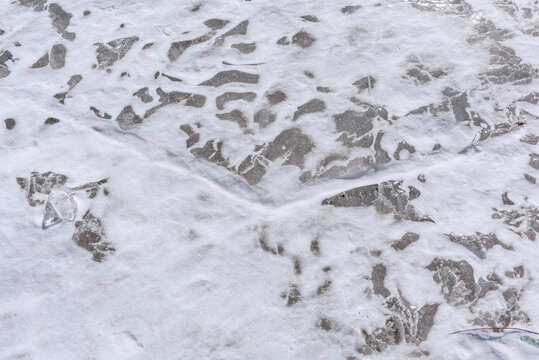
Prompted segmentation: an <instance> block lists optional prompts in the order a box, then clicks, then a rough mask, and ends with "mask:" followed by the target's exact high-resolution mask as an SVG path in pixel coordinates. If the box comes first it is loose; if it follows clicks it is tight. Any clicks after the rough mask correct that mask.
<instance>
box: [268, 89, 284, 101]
mask: <svg viewBox="0 0 539 360" xmlns="http://www.w3.org/2000/svg"><path fill="white" fill-rule="evenodd" d="M266 99H268V102H269V103H270V105H276V104H278V103H280V102H283V101H285V100H286V94H285V93H284V92H282V91H281V90H272V91H268V92H266Z"/></svg>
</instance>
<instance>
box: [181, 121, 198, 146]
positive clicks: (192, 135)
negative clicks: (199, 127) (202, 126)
mask: <svg viewBox="0 0 539 360" xmlns="http://www.w3.org/2000/svg"><path fill="white" fill-rule="evenodd" d="M180 130H182V131H183V132H184V133H186V134H187V135H188V136H189V138H187V140H186V141H185V147H186V148H188V149H189V148H190V147H191V146H193V145H194V144H196V143H197V142H198V141H199V140H200V134H199V133H196V132H195V131H194V130H193V128H192V127H191V126H190V125H189V124H183V125H181V126H180Z"/></svg>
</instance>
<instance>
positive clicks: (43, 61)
mask: <svg viewBox="0 0 539 360" xmlns="http://www.w3.org/2000/svg"><path fill="white" fill-rule="evenodd" d="M47 65H49V52H46V53H45V55H43V56H42V57H40V58H39V59H38V60H37V61H36V62H35V63H33V64H32V66H30V68H31V69H39V68H42V67H45V66H47Z"/></svg>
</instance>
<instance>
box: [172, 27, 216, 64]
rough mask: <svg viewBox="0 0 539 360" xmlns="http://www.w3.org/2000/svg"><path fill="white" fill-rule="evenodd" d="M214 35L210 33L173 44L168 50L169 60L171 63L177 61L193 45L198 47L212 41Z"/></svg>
mask: <svg viewBox="0 0 539 360" xmlns="http://www.w3.org/2000/svg"><path fill="white" fill-rule="evenodd" d="M213 35H214V33H213V32H209V33H207V34H204V35H202V36H199V37H197V38H195V39H191V40H182V41H176V42H173V43H172V44H170V48H169V49H168V54H167V56H168V59H169V60H170V61H171V62H173V61H176V60H177V59H178V58H179V57H180V56H181V55H182V54H183V52H184V51H185V50H186V49H187V48H189V47H191V46H193V45H198V44H201V43H203V42H206V41H208V40H210V39H211V38H212V37H213Z"/></svg>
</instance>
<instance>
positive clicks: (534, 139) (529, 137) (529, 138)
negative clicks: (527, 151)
mask: <svg viewBox="0 0 539 360" xmlns="http://www.w3.org/2000/svg"><path fill="white" fill-rule="evenodd" d="M520 141H521V142H523V143H526V144H530V145H537V143H538V142H539V136H536V135H534V134H526V135H525V136H524V137H522V138H520Z"/></svg>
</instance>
